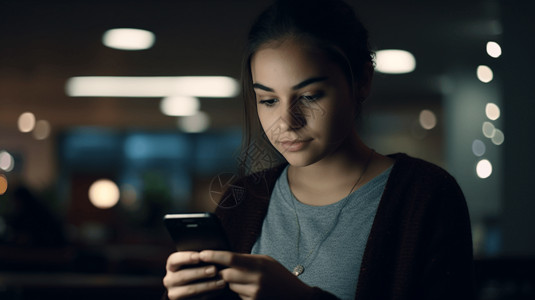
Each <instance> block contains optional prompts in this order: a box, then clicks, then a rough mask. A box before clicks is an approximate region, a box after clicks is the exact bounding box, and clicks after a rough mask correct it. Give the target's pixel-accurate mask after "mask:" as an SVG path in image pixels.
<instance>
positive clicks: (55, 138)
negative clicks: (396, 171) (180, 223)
mask: <svg viewBox="0 0 535 300" xmlns="http://www.w3.org/2000/svg"><path fill="white" fill-rule="evenodd" d="M348 2H349V3H351V4H352V5H353V6H354V7H355V8H356V9H357V12H358V14H359V15H360V17H361V19H362V20H363V22H364V23H365V25H366V26H367V27H368V29H369V31H370V35H371V43H372V46H373V48H374V50H376V51H378V55H377V69H378V71H377V72H376V74H375V77H374V83H373V91H372V95H371V97H370V98H369V99H368V100H367V102H366V103H365V106H364V112H363V114H362V120H361V121H360V128H361V133H362V136H363V138H364V140H365V141H366V142H367V143H368V144H369V145H371V146H372V147H373V148H375V149H376V151H378V152H380V153H384V154H387V153H394V152H405V153H408V154H410V155H413V156H417V157H420V158H423V159H426V160H428V161H431V162H433V163H435V164H437V165H439V166H441V167H443V168H445V169H446V170H448V171H449V172H450V173H451V174H452V175H453V176H455V178H456V179H457V181H458V182H459V184H460V186H461V187H462V189H463V191H464V193H465V196H466V200H467V203H468V207H469V210H470V215H471V220H472V233H473V239H474V254H475V257H476V272H477V276H478V278H477V292H478V299H533V297H534V295H535V279H534V275H533V274H535V272H533V270H534V269H535V260H534V257H535V234H534V233H535V218H534V216H535V201H534V200H535V199H534V196H533V195H532V193H529V192H528V188H529V186H530V185H531V184H533V181H534V179H535V176H534V175H533V171H532V169H533V167H534V166H535V161H534V158H533V155H532V153H531V152H532V150H533V149H535V148H534V147H533V146H534V137H535V134H534V133H533V130H534V128H535V126H534V125H535V121H534V116H535V104H534V103H533V101H534V100H535V93H534V90H533V89H532V86H533V82H535V75H534V72H533V69H532V68H533V67H532V66H533V65H534V63H535V62H534V53H535V41H534V36H535V22H534V21H533V19H532V16H531V12H533V11H534V8H535V7H534V3H533V1H527V0H526V1H521V0H516V1H506V0H488V1H484V0H468V1H460V0H453V1H447V2H444V1H441V2H438V1H423V0H418V1H387V0H381V1H356V0H351V1H348ZM269 3H270V1H267V0H261V1H240V0H226V1H220V0H181V1H141V0H131V1H39V2H37V1H35V2H31V1H16V0H1V1H0V29H1V31H0V298H1V299H34V298H40V299H49V298H50V299H70V298H72V297H77V298H78V299H86V298H87V299H93V298H95V297H99V298H101V299H112V298H117V297H120V298H127V297H128V298H130V299H158V298H159V297H160V296H161V295H162V293H163V287H162V283H161V280H162V277H163V275H164V273H165V267H164V266H165V261H166V258H167V256H168V255H169V254H170V253H171V252H172V251H173V245H172V243H171V242H170V238H169V237H168V235H167V233H166V232H165V229H164V227H163V224H162V216H163V215H164V214H165V213H170V212H184V211H204V210H213V209H214V207H215V202H214V200H213V199H217V195H218V193H219V191H220V186H219V187H218V185H217V184H218V182H217V178H218V175H222V174H225V175H229V174H230V175H231V174H233V173H234V172H235V171H236V165H237V164H238V163H239V161H238V160H237V153H238V148H239V145H240V141H241V135H242V131H241V121H242V110H241V104H240V101H241V98H240V93H239V86H238V80H239V78H240V64H241V53H242V48H243V46H244V40H245V36H246V33H247V30H248V28H249V25H250V24H251V22H252V21H253V19H254V17H255V16H256V15H257V14H258V13H259V12H260V11H261V10H262V9H263V8H265V7H266V6H267V5H268V4H269ZM121 28H123V29H124V28H129V29H140V30H137V31H132V30H130V31H124V30H123V31H118V30H113V29H121ZM387 49H397V50H404V51H406V52H402V53H401V54H402V56H401V57H394V58H391V57H390V56H389V55H392V54H396V53H392V52H384V51H383V52H379V50H387ZM397 54H399V52H398V53H397ZM392 60H393V61H394V64H392V63H391V61H392ZM399 63H401V65H399Z"/></svg>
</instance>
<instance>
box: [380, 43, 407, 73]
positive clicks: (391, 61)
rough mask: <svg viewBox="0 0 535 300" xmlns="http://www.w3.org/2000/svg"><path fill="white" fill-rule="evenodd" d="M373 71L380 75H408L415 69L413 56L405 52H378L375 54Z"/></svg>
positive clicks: (392, 50)
mask: <svg viewBox="0 0 535 300" xmlns="http://www.w3.org/2000/svg"><path fill="white" fill-rule="evenodd" d="M375 63H376V66H375V69H376V70H377V71H379V72H381V73H388V74H403V73H410V72H412V71H414V69H415V68H416V60H415V59H414V56H413V55H412V54H411V53H410V52H408V51H405V50H394V49H391V50H380V51H377V52H376V58H375Z"/></svg>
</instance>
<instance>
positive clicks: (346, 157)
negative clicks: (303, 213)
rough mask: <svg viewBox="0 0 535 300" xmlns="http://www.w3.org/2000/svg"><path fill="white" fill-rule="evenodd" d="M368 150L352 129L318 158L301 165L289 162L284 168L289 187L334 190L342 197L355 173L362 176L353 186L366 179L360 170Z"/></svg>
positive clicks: (326, 191)
mask: <svg viewBox="0 0 535 300" xmlns="http://www.w3.org/2000/svg"><path fill="white" fill-rule="evenodd" d="M371 154H372V150H371V149H370V148H368V147H367V146H366V145H364V143H363V142H362V141H361V140H360V138H359V137H358V136H357V134H356V133H354V134H352V135H351V136H349V137H348V138H347V139H346V140H345V141H344V142H343V143H342V144H341V145H340V147H338V148H337V149H336V150H335V151H334V152H332V153H330V154H329V155H327V156H326V157H324V158H323V159H321V160H320V161H318V162H316V163H314V164H311V165H308V166H304V167H295V166H290V167H289V169H288V178H289V183H290V187H291V188H292V191H294V190H295V191H298V190H300V191H310V192H311V193H316V194H318V193H331V194H332V193H338V194H339V195H338V198H340V196H342V197H345V196H346V195H347V194H348V193H349V192H350V190H351V188H352V187H353V186H354V185H355V182H356V181H357V179H358V178H359V177H361V176H362V178H361V179H360V182H359V184H358V185H357V186H355V188H354V189H353V190H355V189H358V187H359V186H361V185H363V183H365V182H366V174H363V173H364V171H365V165H366V162H367V161H368V160H369V158H370V155H371ZM307 198H310V197H307ZM340 199H341V198H340ZM300 200H301V199H300ZM309 204H312V205H321V204H325V203H309Z"/></svg>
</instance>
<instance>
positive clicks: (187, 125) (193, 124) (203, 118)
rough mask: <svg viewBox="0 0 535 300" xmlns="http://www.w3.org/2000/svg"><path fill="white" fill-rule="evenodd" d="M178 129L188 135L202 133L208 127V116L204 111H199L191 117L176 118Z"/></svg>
mask: <svg viewBox="0 0 535 300" xmlns="http://www.w3.org/2000/svg"><path fill="white" fill-rule="evenodd" d="M177 122H178V127H179V128H180V129H181V130H182V131H184V132H189V133H197V132H203V131H206V129H208V127H210V116H209V115H208V114H207V113H205V112H204V111H199V112H197V113H196V114H194V115H192V116H186V117H180V118H178V121H177Z"/></svg>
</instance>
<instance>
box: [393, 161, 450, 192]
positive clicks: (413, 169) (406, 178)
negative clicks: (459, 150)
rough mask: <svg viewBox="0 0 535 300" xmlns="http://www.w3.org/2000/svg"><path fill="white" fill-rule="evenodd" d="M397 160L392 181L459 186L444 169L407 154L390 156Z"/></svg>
mask: <svg viewBox="0 0 535 300" xmlns="http://www.w3.org/2000/svg"><path fill="white" fill-rule="evenodd" d="M388 156H389V157H390V158H393V159H394V160H395V163H394V166H393V168H392V172H391V176H390V179H391V180H392V181H396V182H398V181H401V182H404V183H405V184H408V183H412V184H430V185H432V186H435V185H445V184H446V185H448V184H453V185H457V181H456V180H455V178H454V177H453V176H452V175H451V174H449V173H448V172H447V171H446V170H444V169H443V168H441V167H439V166H437V165H435V164H433V163H430V162H428V161H425V160H423V159H420V158H415V157H411V156H409V155H407V154H405V153H396V154H390V155H388Z"/></svg>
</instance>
